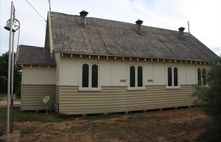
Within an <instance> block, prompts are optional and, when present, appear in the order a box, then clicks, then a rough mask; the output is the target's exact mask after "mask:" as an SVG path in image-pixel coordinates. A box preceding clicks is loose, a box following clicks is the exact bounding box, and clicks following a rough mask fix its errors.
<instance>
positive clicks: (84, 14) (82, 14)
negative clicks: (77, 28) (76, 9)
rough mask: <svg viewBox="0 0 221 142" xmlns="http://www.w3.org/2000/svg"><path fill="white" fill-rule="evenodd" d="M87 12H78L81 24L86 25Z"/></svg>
mask: <svg viewBox="0 0 221 142" xmlns="http://www.w3.org/2000/svg"><path fill="white" fill-rule="evenodd" d="M87 14H88V12H87V11H85V10H82V11H81V12H80V16H81V25H83V26H85V25H86V16H87Z"/></svg>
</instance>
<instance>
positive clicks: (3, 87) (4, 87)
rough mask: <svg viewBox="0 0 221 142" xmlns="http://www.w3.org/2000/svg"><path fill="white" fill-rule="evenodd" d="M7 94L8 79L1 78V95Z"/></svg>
mask: <svg viewBox="0 0 221 142" xmlns="http://www.w3.org/2000/svg"><path fill="white" fill-rule="evenodd" d="M6 92H7V78H6V77H5V76H0V93H6Z"/></svg>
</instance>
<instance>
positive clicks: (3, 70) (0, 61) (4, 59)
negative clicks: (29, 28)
mask: <svg viewBox="0 0 221 142" xmlns="http://www.w3.org/2000/svg"><path fill="white" fill-rule="evenodd" d="M15 55H16V54H14V59H15ZM19 69H20V68H18V67H17V68H14V89H13V90H14V92H15V91H16V90H15V89H17V86H18V83H19V82H20V81H21V76H20V75H19V74H18V73H17V72H18V70H19ZM0 76H5V77H8V52H6V53H4V54H2V56H0ZM6 85H7V82H6ZM6 87H7V86H6Z"/></svg>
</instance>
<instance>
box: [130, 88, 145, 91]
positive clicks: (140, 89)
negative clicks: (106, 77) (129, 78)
mask: <svg viewBox="0 0 221 142" xmlns="http://www.w3.org/2000/svg"><path fill="white" fill-rule="evenodd" d="M145 90H146V87H139V88H138V87H137V88H127V91H145Z"/></svg>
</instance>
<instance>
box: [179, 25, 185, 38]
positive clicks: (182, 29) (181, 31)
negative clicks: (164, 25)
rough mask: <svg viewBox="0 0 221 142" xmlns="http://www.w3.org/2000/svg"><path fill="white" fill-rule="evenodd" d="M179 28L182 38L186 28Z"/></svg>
mask: <svg viewBox="0 0 221 142" xmlns="http://www.w3.org/2000/svg"><path fill="white" fill-rule="evenodd" d="M178 30H179V31H180V38H182V37H183V36H184V34H183V31H184V30H185V28H184V27H180V28H179V29H178Z"/></svg>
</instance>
